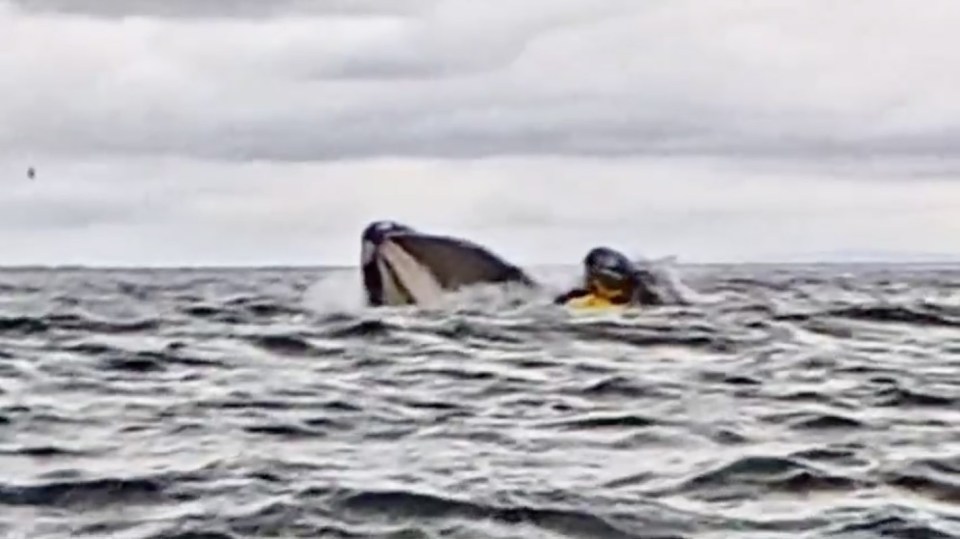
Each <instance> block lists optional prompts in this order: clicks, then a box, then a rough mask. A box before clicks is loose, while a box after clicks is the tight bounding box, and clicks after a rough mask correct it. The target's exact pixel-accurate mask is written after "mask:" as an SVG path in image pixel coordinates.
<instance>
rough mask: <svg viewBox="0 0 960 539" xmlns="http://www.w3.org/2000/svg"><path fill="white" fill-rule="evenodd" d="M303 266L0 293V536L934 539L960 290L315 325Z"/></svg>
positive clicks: (867, 283)
mask: <svg viewBox="0 0 960 539" xmlns="http://www.w3.org/2000/svg"><path fill="white" fill-rule="evenodd" d="M320 273H321V272H319V270H318V271H313V270H299V269H261V270H130V271H120V270H113V271H98V270H57V271H53V270H44V271H42V272H41V271H19V272H18V271H0V292H2V293H3V294H4V295H5V300H4V303H3V310H2V311H0V469H2V470H3V472H2V473H0V535H3V536H4V537H35V538H38V539H46V538H60V537H118V538H120V537H122V538H130V539H141V538H150V539H160V538H177V539H188V538H191V539H245V538H254V537H256V538H259V537H339V538H383V539H388V538H389V539H401V538H417V537H424V538H432V537H463V538H467V537H469V538H476V537H491V538H501V537H503V538H505V537H525V538H527V537H544V538H548V537H549V538H558V537H571V538H580V537H583V538H588V537H589V538H594V537H622V538H640V537H644V538H646V537H683V538H725V539H726V538H737V537H744V538H756V537H764V538H768V537H769V538H787V537H789V538H795V537H844V538H845V537H905V538H906V537H909V538H913V537H922V538H931V537H932V538H936V537H958V536H960V514H958V512H957V507H958V505H960V433H958V430H957V428H956V426H957V425H958V424H960V301H958V296H957V294H958V293H960V287H957V286H956V283H957V282H960V270H957V269H950V268H947V269H944V268H939V269H929V268H910V267H904V266H900V267H896V268H882V267H874V268H871V267H854V268H831V267H815V268H803V267H785V268H774V267H749V266H728V267H712V268H711V267H704V268H699V269H697V270H696V271H693V270H692V269H691V273H690V279H689V281H690V285H691V286H692V287H694V288H695V289H697V290H699V291H702V292H703V293H705V294H708V295H713V296H715V297H719V298H722V299H721V300H720V301H717V302H715V303H707V304H702V305H694V306H690V307H684V308H678V309H674V308H664V309H650V310H645V311H640V312H635V313H624V314H619V315H610V314H609V313H569V312H566V311H564V310H562V309H559V308H553V307H551V306H549V305H546V304H545V303H546V302H544V303H542V304H537V303H535V302H534V303H533V304H529V305H528V304H523V303H521V302H517V301H500V302H499V303H495V305H496V308H493V307H491V306H490V305H489V304H484V303H482V302H479V303H468V304H465V305H457V306H453V307H452V308H451V309H450V310H440V311H436V310H434V311H416V310H413V309H406V308H397V309H382V310H377V311H371V310H363V309H356V310H349V309H341V310H339V311H336V312H329V311H324V310H322V309H313V308H310V306H309V305H307V304H305V302H304V291H305V290H307V289H308V288H309V286H310V285H311V283H313V282H314V281H315V280H316V279H317V277H318V276H319V275H320ZM329 275H330V278H342V279H343V282H344V283H354V284H353V285H352V286H355V283H356V276H355V274H354V273H353V272H351V271H348V272H345V273H337V272H331V273H330V274H329ZM344 286H347V285H344ZM488 299H489V298H488Z"/></svg>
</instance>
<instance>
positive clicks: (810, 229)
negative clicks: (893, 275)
mask: <svg viewBox="0 0 960 539" xmlns="http://www.w3.org/2000/svg"><path fill="white" fill-rule="evenodd" d="M918 6H919V4H917V3H915V2H907V1H905V0H869V1H867V0H851V1H849V2H843V3H837V2H830V3H827V2H826V1H825V0H823V1H817V0H813V1H799V0H797V1H778V2H765V3H749V4H731V3H724V2H694V1H693V0H670V1H665V0H658V1H649V2H640V1H637V0H607V1H604V2H591V1H589V0H525V1H523V2H508V1H506V0H503V1H492V2H477V1H475V0H420V1H417V0H409V1H400V0H390V1H378V2H371V1H367V0H363V1H359V2H342V1H339V0H334V1H323V2H321V1H316V2H307V1H296V0H282V1H279V2H252V1H246V0H244V1H235V2H201V1H199V0H198V1H196V2H194V1H190V2H187V1H186V0H175V1H169V2H140V1H130V2H120V1H119V0H116V1H112V2H92V1H87V0H76V1H74V0H70V1H69V2H66V1H58V0H32V1H28V0H17V1H15V2H14V1H11V0H0V36H3V40H4V44H5V46H4V47H2V48H0V118H2V119H3V121H0V181H2V186H3V188H4V190H3V197H0V244H3V245H4V246H5V252H4V255H5V258H4V260H5V261H6V263H27V262H29V263H32V262H44V263H57V262H83V263H124V264H138V263H140V264H183V263H236V264H246V263H336V264H342V263H353V262H354V261H355V258H356V250H357V245H356V243H357V242H356V235H357V234H358V233H359V229H360V228H362V226H363V225H364V224H365V223H366V221H368V220H370V219H380V218H388V217H389V218H396V219H401V220H404V221H407V222H409V223H411V224H414V225H415V226H420V227H422V228H428V229H432V230H441V231H446V232H449V233H457V234H462V235H466V236H470V237H472V238H474V239H476V240H478V241H481V242H484V243H488V244H490V245H491V246H494V247H495V248H496V249H497V250H499V251H501V252H504V253H505V254H507V255H508V256H510V257H511V258H515V259H517V260H520V261H523V262H531V263H532V262H538V261H556V262H563V261H567V262H570V261H574V260H576V259H578V258H579V257H580V256H581V255H582V254H583V252H585V251H586V250H587V249H589V248H590V247H591V246H593V245H596V244H598V243H607V244H613V245H615V246H618V247H621V248H623V249H625V250H628V251H633V252H637V253H644V254H650V255H665V254H674V253H675V254H679V255H681V256H682V257H684V258H686V259H700V260H717V259H720V260H740V259H776V258H785V257H791V256H799V254H803V253H807V254H809V253H824V252H846V253H849V252H853V251H882V252H889V253H916V252H951V251H955V250H956V238H957V237H960V229H958V228H957V227H958V226H960V225H958V224H957V220H956V217H955V216H956V215H957V213H958V211H960V191H958V187H957V186H958V185H960V182H956V181H955V180H956V178H957V177H958V173H960V153H958V151H957V148H960V144H958V143H960V98H958V97H957V96H960V71H958V70H957V69H956V68H955V67H956V65H957V64H958V63H960V52H958V51H960V47H958V46H957V45H958V38H957V37H956V31H955V29H956V28H957V27H958V26H960V9H958V8H957V7H956V3H955V2H953V1H952V0H929V1H927V2H924V3H923V5H922V8H921V7H918ZM30 165H35V166H37V169H38V177H37V179H36V180H34V181H29V180H28V179H26V177H25V174H24V171H25V169H26V167H27V166H30ZM811 256H813V255H811ZM904 256H906V255H904Z"/></svg>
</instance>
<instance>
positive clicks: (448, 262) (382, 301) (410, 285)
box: [360, 220, 536, 306]
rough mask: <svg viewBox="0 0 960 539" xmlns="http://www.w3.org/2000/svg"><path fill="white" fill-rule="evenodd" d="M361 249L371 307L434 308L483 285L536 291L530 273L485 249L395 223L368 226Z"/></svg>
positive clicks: (364, 282) (466, 241)
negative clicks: (450, 295)
mask: <svg viewBox="0 0 960 539" xmlns="http://www.w3.org/2000/svg"><path fill="white" fill-rule="evenodd" d="M361 243H362V247H361V255H360V257H361V260H360V267H361V272H362V275H363V286H364V289H365V291H366V299H367V304H368V305H370V306H385V305H390V306H396V305H431V304H435V303H436V302H437V301H438V300H439V299H440V298H441V296H442V295H444V294H445V293H446V292H451V291H455V290H458V289H460V288H461V287H465V286H469V285H474V284H482V283H491V284H492V283H503V284H506V283H518V284H521V285H524V286H530V287H533V286H536V283H535V282H534V281H533V279H531V278H530V277H529V276H528V275H527V274H526V272H524V271H523V270H522V269H520V268H519V267H518V266H516V265H514V264H511V263H510V262H508V261H506V260H504V259H503V258H501V257H500V256H498V255H496V254H495V253H493V252H491V251H490V250H489V249H487V248H485V247H482V246H480V245H477V244H475V243H473V242H471V241H468V240H465V239H462V238H455V237H451V236H443V235H437V234H429V233H425V232H421V231H418V230H416V229H414V228H412V227H410V226H408V225H406V224H402V223H398V222H395V221H389V220H381V221H374V222H372V223H370V224H368V225H367V227H366V228H365V229H364V230H363V234H362V238H361Z"/></svg>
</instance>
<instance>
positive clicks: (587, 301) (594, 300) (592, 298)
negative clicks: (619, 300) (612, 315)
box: [564, 294, 627, 310]
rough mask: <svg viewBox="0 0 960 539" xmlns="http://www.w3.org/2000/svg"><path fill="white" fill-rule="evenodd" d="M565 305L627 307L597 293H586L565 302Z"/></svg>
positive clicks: (600, 307)
mask: <svg viewBox="0 0 960 539" xmlns="http://www.w3.org/2000/svg"><path fill="white" fill-rule="evenodd" d="M564 306H566V307H569V308H571V309H576V310H587V309H591V310H609V309H616V310H624V309H626V308H627V306H626V305H617V304H616V303H613V302H612V301H610V300H609V299H606V298H602V297H600V296H597V295H595V294H586V295H584V296H580V297H577V298H572V299H570V300H568V301H567V302H566V303H564Z"/></svg>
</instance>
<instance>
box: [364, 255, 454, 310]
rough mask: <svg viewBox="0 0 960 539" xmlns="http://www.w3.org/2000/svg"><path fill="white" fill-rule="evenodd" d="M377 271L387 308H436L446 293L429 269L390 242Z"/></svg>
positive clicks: (380, 257)
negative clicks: (413, 305) (411, 306)
mask: <svg viewBox="0 0 960 539" xmlns="http://www.w3.org/2000/svg"><path fill="white" fill-rule="evenodd" d="M377 268H378V270H379V272H380V275H381V279H382V282H383V290H382V296H383V299H382V301H383V304H385V305H411V304H415V305H419V306H423V307H428V308H429V307H435V306H437V305H439V304H440V302H441V300H442V299H443V295H444V293H445V292H446V291H445V290H444V288H443V286H442V285H441V284H440V283H439V281H437V278H436V277H435V276H434V275H433V273H432V272H431V271H430V270H429V269H428V268H427V267H426V266H424V265H423V264H421V263H420V262H418V261H417V260H416V259H415V258H413V257H412V256H410V254H409V253H407V252H406V251H405V250H404V249H403V248H401V247H400V246H399V245H397V244H396V243H394V242H391V241H389V240H388V241H386V242H384V243H383V244H382V245H381V246H380V247H379V249H378V259H377Z"/></svg>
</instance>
